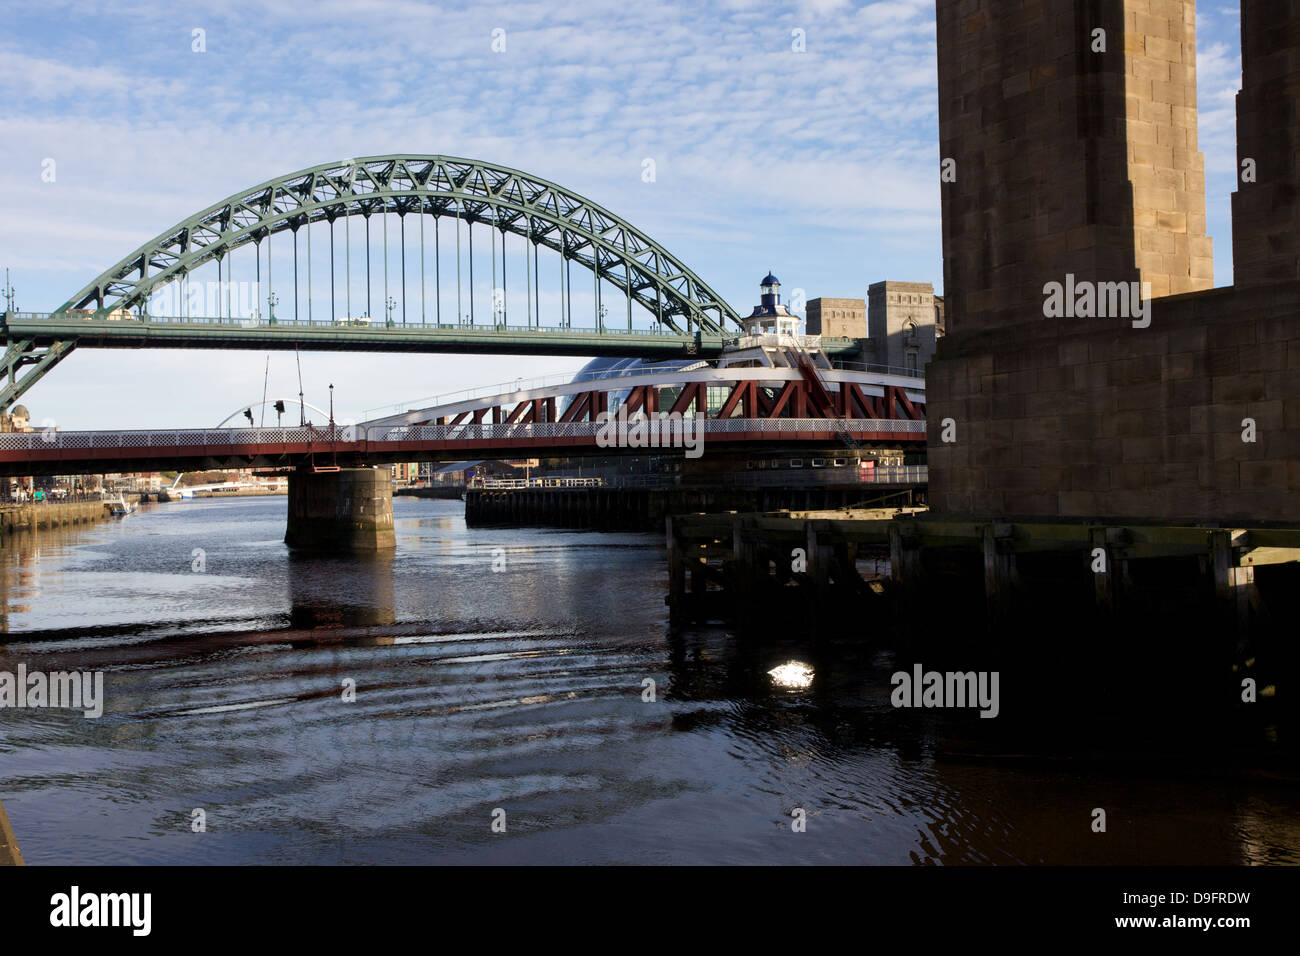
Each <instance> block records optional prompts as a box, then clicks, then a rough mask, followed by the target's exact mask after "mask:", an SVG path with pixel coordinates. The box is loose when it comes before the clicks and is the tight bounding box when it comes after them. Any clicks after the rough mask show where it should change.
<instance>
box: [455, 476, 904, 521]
mask: <svg viewBox="0 0 1300 956" xmlns="http://www.w3.org/2000/svg"><path fill="white" fill-rule="evenodd" d="M917 491H918V489H915V488H906V487H891V486H863V485H856V486H850V487H835V486H827V487H806V488H780V487H743V486H736V487H726V486H723V487H700V488H691V487H658V488H656V487H646V488H607V487H577V488H509V489H493V488H485V489H470V490H469V491H467V492H466V493H465V523H466V524H467V525H469V526H470V527H484V526H492V525H507V526H508V525H545V526H552V527H561V528H583V529H591V530H600V531H654V532H661V531H663V528H664V519H665V518H667V517H669V516H672V515H682V514H691V513H697V512H729V511H747V512H748V511H774V510H779V509H790V508H802V509H805V510H809V509H824V508H848V507H869V506H872V505H877V504H884V503H897V504H909V505H910V504H911V503H912V502H913V501H914V500H915V498H916V497H917Z"/></svg>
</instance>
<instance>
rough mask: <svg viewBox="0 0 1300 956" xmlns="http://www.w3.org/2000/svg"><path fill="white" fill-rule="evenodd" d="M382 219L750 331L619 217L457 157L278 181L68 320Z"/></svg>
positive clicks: (221, 209)
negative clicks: (332, 225) (513, 244)
mask: <svg viewBox="0 0 1300 956" xmlns="http://www.w3.org/2000/svg"><path fill="white" fill-rule="evenodd" d="M377 212H396V213H398V214H399V215H406V214H408V213H422V214H426V215H432V216H437V217H441V216H448V217H453V218H459V219H463V220H465V221H466V222H471V221H472V222H475V223H484V224H489V225H491V226H493V227H494V228H498V229H501V230H503V231H509V232H512V233H514V234H516V235H519V236H523V237H525V238H527V239H528V240H530V241H532V242H534V243H540V244H542V245H544V246H546V247H548V248H550V249H553V250H555V251H557V252H559V253H560V254H561V255H563V256H564V257H565V258H567V259H570V260H572V261H574V262H578V263H580V264H581V265H583V266H585V267H586V268H588V269H590V270H592V271H594V272H596V273H597V274H598V275H599V276H600V277H601V278H603V279H605V280H607V281H609V282H610V283H612V284H613V285H615V286H617V287H618V288H619V289H621V290H623V291H624V292H626V291H627V289H628V287H629V286H630V287H631V294H632V297H633V298H634V299H636V300H637V301H638V302H640V304H641V305H642V306H644V307H645V308H646V309H647V310H648V311H649V312H650V314H651V315H653V316H656V318H657V319H658V321H659V322H661V323H662V324H664V325H666V326H667V327H669V328H671V329H672V330H673V331H676V332H683V331H685V332H686V333H687V334H689V333H690V332H694V331H698V332H701V333H702V334H704V335H723V336H725V335H730V334H734V330H735V329H736V328H738V327H739V325H740V318H739V316H738V315H737V314H736V312H735V310H733V309H732V308H731V307H730V306H729V305H727V304H726V303H725V302H724V301H723V300H722V298H721V297H720V296H719V295H718V294H717V293H716V292H714V291H713V290H712V289H711V288H709V286H708V285H706V284H705V283H704V282H703V280H701V279H700V278H699V276H697V275H696V274H695V273H694V272H692V271H691V270H689V269H687V268H686V267H685V266H684V265H683V264H682V263H681V262H680V261H679V260H677V259H675V258H674V257H673V256H671V255H669V253H668V252H667V251H666V250H665V249H664V248H663V247H662V246H660V245H659V244H658V243H656V242H655V241H654V240H652V239H650V238H649V237H648V236H646V235H645V234H644V233H642V232H640V231H639V230H637V229H635V228H633V227H632V226H631V225H629V224H628V223H627V222H625V221H624V220H622V219H620V218H619V217H617V216H615V215H614V214H613V213H611V212H609V211H608V210H606V209H604V208H602V207H600V206H598V205H596V204H595V203H593V202H591V201H590V200H589V199H585V198H583V197H582V196H579V195H578V194H576V193H573V192H570V191H569V190H567V189H564V188H563V187H561V186H557V185H556V184H554V183H550V182H547V181H545V180H543V179H538V178H537V177H535V176H530V175H528V174H526V173H523V172H520V171H519V170H515V169H509V168H507V167H505V166H498V165H495V164H492V163H483V162H478V161H476V160H470V159H457V158H455V157H451V156H370V157H364V158H359V159H353V160H345V161H343V162H339V163H327V164H325V165H322V166H314V167H312V168H310V169H304V170H301V171H299V172H296V173H290V174H289V175H287V176H280V177H277V178H276V179H272V180H269V181H268V182H265V183H262V184H261V185H260V186H255V187H253V188H252V189H248V190H245V191H243V192H241V193H237V194H235V195H234V196H231V197H229V198H228V199H224V200H222V201H221V202H219V203H217V204H216V205H213V206H210V207H208V208H207V209H205V210H203V211H202V212H200V213H198V214H197V215H194V216H191V217H190V218H189V219H186V220H184V221H183V222H181V223H179V224H177V225H176V226H174V227H172V228H171V229H168V230H167V231H165V232H163V233H160V234H159V235H158V236H157V237H156V238H154V239H153V240H151V241H150V242H148V243H145V245H143V246H141V247H140V248H139V249H137V250H136V251H135V252H133V253H131V254H130V255H129V256H127V257H126V258H125V259H123V260H122V261H121V262H119V263H118V264H117V265H115V266H113V267H112V268H111V269H109V270H108V271H107V272H104V273H103V274H102V275H100V276H98V277H97V278H96V279H95V280H94V281H92V282H91V283H90V284H88V285H87V286H86V287H85V288H83V289H82V290H81V291H80V292H78V293H77V294H76V295H75V296H73V297H72V298H71V299H69V300H68V301H67V302H65V303H64V304H63V305H62V306H60V307H59V310H58V311H59V312H65V311H67V310H69V309H85V308H87V307H89V306H90V305H92V304H93V305H94V306H95V308H96V311H97V313H100V314H104V313H108V312H111V311H112V310H114V309H119V308H128V309H129V308H133V307H135V306H138V305H139V304H140V303H141V302H143V301H145V300H146V299H147V298H148V297H149V295H150V294H151V293H152V292H153V290H154V289H155V288H157V287H158V286H160V285H164V284H166V283H168V282H171V281H174V280H176V279H179V278H180V277H182V276H184V275H186V274H187V273H189V272H192V271H193V270H194V269H195V268H196V267H198V266H200V265H202V264H203V263H205V262H208V261H211V260H213V259H220V258H221V257H222V256H224V255H226V254H227V253H228V252H230V251H231V250H232V249H236V248H238V247H239V246H242V245H245V244H247V243H249V242H260V241H261V240H262V239H264V238H265V237H266V236H268V235H270V234H271V233H274V232H282V231H284V230H297V229H299V228H301V227H302V226H303V225H305V224H307V223H308V222H321V221H325V222H333V221H334V220H336V219H338V218H339V217H340V216H357V215H359V216H367V217H368V216H370V215H373V214H375V213H377ZM679 319H681V320H685V322H686V329H685V330H683V328H682V327H681V325H679V323H678V320H679ZM728 323H730V324H731V326H732V328H731V330H728V328H727V325H728Z"/></svg>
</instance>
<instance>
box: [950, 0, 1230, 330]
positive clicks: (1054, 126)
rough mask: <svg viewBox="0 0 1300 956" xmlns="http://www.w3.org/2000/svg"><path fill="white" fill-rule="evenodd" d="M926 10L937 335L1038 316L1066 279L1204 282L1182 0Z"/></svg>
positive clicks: (1192, 65)
mask: <svg viewBox="0 0 1300 956" xmlns="http://www.w3.org/2000/svg"><path fill="white" fill-rule="evenodd" d="M937 20H938V41H939V139H940V155H941V159H942V161H943V162H944V163H945V164H947V166H948V168H949V170H950V175H949V176H948V177H946V178H945V181H944V182H943V185H942V204H943V253H944V291H945V300H946V304H947V310H948V332H949V335H950V336H951V335H957V336H960V335H961V334H962V333H964V332H967V331H987V330H989V329H993V328H998V327H1005V326H1008V325H1013V324H1017V323H1019V322H1024V321H1031V320H1034V319H1041V317H1042V312H1041V306H1042V301H1043V286H1044V284H1045V283H1047V282H1050V281H1061V282H1063V281H1064V279H1065V276H1066V274H1067V273H1070V274H1073V275H1075V276H1076V278H1078V279H1080V280H1089V281H1094V282H1131V281H1135V280H1136V281H1141V282H1149V283H1150V284H1151V289H1150V291H1151V295H1152V296H1153V297H1159V296H1165V295H1171V294H1178V293H1182V292H1191V291H1196V290H1199V289H1206V288H1209V287H1210V286H1211V284H1212V281H1213V270H1212V253H1211V249H1210V240H1209V239H1208V238H1207V237H1206V232H1205V174H1204V165H1203V160H1202V157H1201V154H1200V153H1199V152H1198V151H1197V139H1196V44H1195V4H1194V0H1023V2H1016V3H1012V2H1007V0H938V2H937ZM954 176H955V178H953V177H954Z"/></svg>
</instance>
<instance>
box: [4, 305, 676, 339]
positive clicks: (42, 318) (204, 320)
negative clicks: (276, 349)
mask: <svg viewBox="0 0 1300 956" xmlns="http://www.w3.org/2000/svg"><path fill="white" fill-rule="evenodd" d="M0 314H2V315H3V317H4V319H5V321H6V322H18V323H22V324H31V323H38V324H39V323H49V324H51V325H56V324H57V325H62V324H66V323H68V322H69V321H79V322H86V323H92V324H96V325H98V324H103V325H121V324H127V325H130V324H132V323H135V324H140V323H148V324H153V325H217V326H224V327H228V328H246V329H273V328H280V327H281V326H293V327H294V328H313V329H335V330H338V331H354V332H364V331H392V332H400V331H402V330H407V331H429V330H434V331H436V330H440V329H441V330H445V331H454V332H458V333H460V332H482V333H484V334H488V333H498V332H500V333H510V334H518V333H528V332H534V333H541V334H545V333H557V332H559V333H567V334H574V335H622V336H628V335H631V336H637V335H647V336H655V337H659V338H678V339H681V340H683V341H687V340H690V339H691V338H693V336H687V335H683V334H682V333H680V332H674V331H673V330H672V329H670V328H668V327H667V326H661V325H658V324H656V325H654V326H653V327H650V326H646V327H642V328H634V329H627V328H619V327H617V326H603V327H597V326H592V327H586V326H576V325H574V326H570V325H536V324H532V325H511V324H508V323H505V322H468V321H466V322H438V321H436V320H435V321H432V322H430V321H428V320H427V319H420V320H411V321H406V322H403V321H400V320H398V319H393V320H391V321H389V320H385V319H370V320H369V321H365V320H363V319H361V318H358V317H351V318H338V317H335V318H333V319H316V318H310V319H307V318H301V317H299V318H296V319H295V318H294V317H292V316H287V317H286V316H279V315H277V316H275V317H270V316H260V315H242V316H241V315H235V316H225V315H215V316H214V315H149V314H140V313H138V312H122V311H115V312H111V313H101V314H96V313H95V312H93V311H91V310H81V311H71V312H16V311H15V312H4V313H0Z"/></svg>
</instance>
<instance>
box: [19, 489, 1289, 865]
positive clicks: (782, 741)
mask: <svg viewBox="0 0 1300 956" xmlns="http://www.w3.org/2000/svg"><path fill="white" fill-rule="evenodd" d="M284 512H285V499H284V498H282V497H281V498H252V499H237V500H226V501H193V502H183V503H174V504H167V505H154V506H151V507H148V508H146V509H144V510H142V511H141V512H139V513H138V514H136V515H134V516H132V517H130V518H128V519H126V520H124V521H120V522H114V523H105V524H100V525H95V526H91V527H89V528H84V529H76V530H72V531H63V532H55V533H46V534H42V535H41V536H39V537H26V538H24V537H18V538H15V539H13V540H11V541H9V542H8V543H6V544H5V545H4V547H3V550H0V557H2V558H3V561H2V562H0V564H2V567H3V573H2V574H0V584H3V588H4V598H5V601H4V606H5V624H6V627H7V631H8V634H7V636H6V637H5V638H3V639H4V640H6V641H7V644H5V645H3V646H0V671H9V672H14V671H16V669H17V667H18V665H19V664H20V663H22V664H25V665H26V667H27V668H28V669H29V670H42V671H46V672H49V671H55V670H72V669H76V670H103V671H104V672H105V675H106V677H105V680H106V689H107V705H106V713H105V715H104V716H103V717H102V718H101V719H99V720H87V719H85V718H83V717H81V716H79V715H76V714H74V713H72V712H69V711H58V710H41V711H32V710H0V799H3V802H4V804H5V806H6V808H7V810H8V813H9V816H10V819H11V821H12V822H13V824H14V827H15V830H16V831H17V833H18V837H19V842H20V843H21V845H22V848H23V852H24V855H25V856H26V858H27V860H28V861H29V862H30V863H33V864H41V863H87V862H89V863H110V862H131V863H163V862H176V863H421V862H469V861H473V862H562V863H571V862H621V863H660V862H673V863H706V862H735V863H793V862H800V863H809V862H838V863H900V864H908V863H979V862H996V863H1017V862H1030V863H1032V862H1049V863H1068V862H1086V863H1100V862H1151V863H1179V862H1198V863H1242V862H1292V863H1294V862H1297V861H1298V860H1300V833H1298V830H1297V826H1296V823H1295V821H1296V820H1297V819H1300V814H1298V813H1297V810H1300V800H1298V799H1297V797H1296V793H1295V790H1294V789H1293V788H1289V787H1287V786H1284V785H1276V786H1274V785H1262V784H1257V783H1250V784H1247V783H1244V782H1240V781H1229V782H1221V783H1214V784H1212V785H1207V784H1206V783H1205V782H1204V780H1202V779H1199V778H1197V777H1195V776H1194V775H1192V776H1189V775H1187V774H1185V773H1182V772H1179V771H1178V770H1177V769H1175V770H1172V771H1171V770H1168V769H1167V768H1161V767H1151V766H1146V765H1144V764H1143V763H1142V762H1141V761H1139V762H1137V763H1136V764H1135V763H1132V762H1129V763H1124V764H1120V765H1110V764H1103V765H1102V766H1100V767H1098V766H1096V765H1088V766H1086V767H1085V766H1078V767H1075V766H1071V765H1069V764H1060V763H1057V764H1051V763H1049V764H1046V765H1044V764H1041V763H1032V762H1031V763H1029V764H1022V763H1018V762H1015V761H1002V760H990V759H963V758H962V757H961V748H960V746H959V745H954V744H953V743H952V741H953V740H959V739H961V737H962V736H963V734H964V733H965V732H966V731H967V730H969V729H970V727H969V725H970V724H971V723H972V722H974V721H976V720H977V718H975V717H974V715H973V714H970V713H963V714H959V715H956V716H950V717H947V718H945V720H944V721H943V722H941V721H939V720H938V719H937V718H935V717H933V716H932V715H925V716H924V717H922V716H921V715H918V714H917V712H914V711H913V712H908V711H899V710H895V709H893V708H892V707H891V706H890V704H889V690H890V686H889V674H890V672H891V670H892V669H893V661H892V659H891V658H889V656H888V655H887V654H886V653H884V652H878V651H869V650H867V649H866V646H865V645H863V644H862V643H861V642H858V641H855V640H853V639H852V635H846V636H845V639H844V640H839V641H837V642H835V643H834V644H833V645H832V646H831V647H830V648H829V649H828V648H827V647H826V646H824V644H823V645H818V646H816V647H814V642H813V641H812V640H811V635H806V634H805V635H791V636H789V637H788V638H785V639H772V638H767V639H763V640H757V639H754V640H750V639H746V638H740V637H738V636H736V635H734V634H732V633H730V632H729V631H728V630H727V629H725V628H722V627H716V628H707V627H696V628H692V629H687V630H683V631H678V632H674V631H673V630H672V629H670V628H669V626H668V621H667V614H666V608H665V606H664V594H665V591H666V573H665V566H664V558H663V551H662V537H661V536H659V535H634V534H598V533H571V532H564V531H554V530H527V529H525V530H517V529H486V530H468V529H466V527H465V523H464V519H463V505H462V504H461V503H460V502H444V501H418V500H411V499H405V498H399V499H397V501H396V503H395V512H396V516H397V533H398V546H397V549H396V552H395V553H394V554H391V555H388V556H384V557H381V558H377V559H370V560H355V559H328V558H299V557H293V556H291V555H290V554H289V553H288V552H287V551H286V549H285V547H284V545H283V543H282V539H283V536H284ZM198 549H201V553H198ZM503 561H504V566H503V565H502V562H503ZM494 562H495V564H496V566H497V567H498V568H501V570H499V571H494V570H493V567H494ZM196 563H200V564H202V565H203V566H204V567H205V569H204V570H202V571H196V570H194V565H195V564H196ZM864 626H866V624H865V622H864ZM789 660H798V661H802V662H804V663H806V664H809V665H810V666H811V667H812V668H813V671H814V678H813V682H812V684H811V686H809V687H808V688H806V689H789V688H782V687H779V686H777V685H776V684H774V682H773V680H772V678H771V677H769V676H768V673H767V672H768V671H769V670H770V669H771V668H773V667H774V666H775V665H777V664H780V663H782V662H785V661H789ZM647 679H650V680H653V681H654V682H655V686H656V691H657V694H656V697H657V699H656V700H655V701H654V702H647V701H645V700H643V694H644V682H645V681H646V680H647ZM347 682H355V687H356V697H355V701H354V702H346V701H344V700H343V690H344V687H345V685H346V684H347ZM1098 793H1102V794H1107V795H1110V796H1111V797H1113V798H1114V801H1115V803H1117V804H1119V805H1122V807H1123V810H1122V813H1120V814H1119V815H1118V817H1117V819H1116V820H1115V821H1113V824H1112V827H1111V832H1110V833H1109V834H1107V835H1098V834H1094V833H1092V832H1091V830H1090V827H1089V825H1088V823H1089V812H1090V810H1091V808H1092V807H1093V806H1094V805H1095V804H1096V803H1097V802H1098V797H1097V794H1098ZM196 808H202V809H203V810H204V811H205V812H206V815H207V832H204V833H194V832H192V830H191V814H192V811H194V810H195V809H196ZM498 808H500V809H502V810H504V811H505V818H506V823H507V832H506V833H504V834H500V833H493V832H492V829H491V826H490V824H491V822H492V815H493V811H494V810H496V809H498ZM796 809H802V810H804V811H805V812H806V814H807V829H806V832H802V833H795V832H792V830H791V825H790V823H791V819H792V813H793V812H794V811H795V810H796ZM1117 826H1118V830H1117ZM1116 832H1119V833H1121V834H1122V836H1120V837H1116V836H1115V834H1116Z"/></svg>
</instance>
